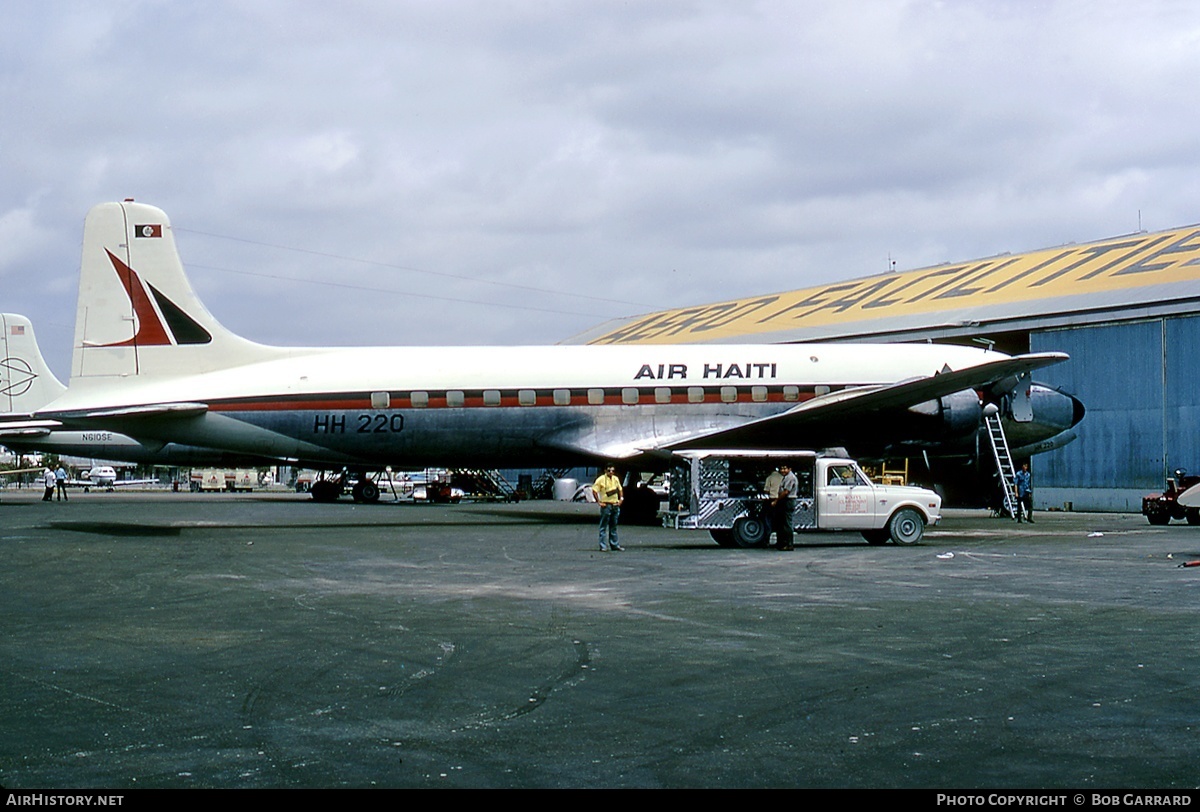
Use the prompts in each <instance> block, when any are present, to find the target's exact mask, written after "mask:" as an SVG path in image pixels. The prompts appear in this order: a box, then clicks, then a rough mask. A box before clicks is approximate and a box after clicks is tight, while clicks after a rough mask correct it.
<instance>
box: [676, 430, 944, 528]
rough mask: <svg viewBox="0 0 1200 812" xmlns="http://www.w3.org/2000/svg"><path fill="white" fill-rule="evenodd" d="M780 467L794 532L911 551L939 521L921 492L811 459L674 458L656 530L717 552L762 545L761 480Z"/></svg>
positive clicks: (935, 505)
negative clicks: (696, 537)
mask: <svg viewBox="0 0 1200 812" xmlns="http://www.w3.org/2000/svg"><path fill="white" fill-rule="evenodd" d="M785 462H786V463H788V464H789V465H790V466H791V468H792V471H793V473H795V474H796V479H797V482H798V483H799V490H798V492H797V493H796V511H795V513H794V514H793V521H792V525H793V527H795V529H796V530H797V531H801V532H807V531H812V530H857V531H859V532H860V533H862V535H863V538H865V539H866V540H867V541H868V542H869V543H871V544H885V543H886V542H888V541H889V540H890V541H892V542H894V543H896V544H916V543H917V542H919V541H920V540H921V537H922V536H923V535H924V532H925V526H926V525H928V524H934V525H936V524H937V523H938V522H939V521H941V518H942V514H941V509H942V497H940V496H938V495H937V494H936V493H934V492H933V491H931V490H928V489H926V488H916V487H910V486H901V485H876V484H875V483H873V482H871V480H870V479H868V478H867V476H866V475H865V474H864V473H863V472H862V469H861V468H859V467H858V463H856V462H855V461H854V460H851V459H847V458H845V457H826V456H822V455H819V454H817V453H816V452H814V451H727V450H721V451H689V452H684V453H682V454H678V455H677V459H676V462H675V465H674V466H673V468H672V470H671V492H670V496H669V500H670V501H669V503H668V508H669V509H668V511H667V513H666V517H665V519H664V524H666V525H667V526H668V527H675V528H676V529H681V530H683V529H689V530H708V531H709V533H710V534H711V535H712V537H713V539H714V540H715V541H716V542H717V543H718V544H720V545H722V546H724V547H735V546H736V547H763V546H766V544H767V543H768V542H769V541H770V535H771V531H770V524H769V514H770V500H769V499H768V497H767V494H766V491H765V489H764V483H765V480H766V478H767V475H768V474H770V473H771V471H772V470H774V469H775V468H776V467H777V466H779V465H781V464H783V463H785Z"/></svg>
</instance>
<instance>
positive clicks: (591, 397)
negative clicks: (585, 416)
mask: <svg viewBox="0 0 1200 812" xmlns="http://www.w3.org/2000/svg"><path fill="white" fill-rule="evenodd" d="M588 403H590V404H591V405H593V406H602V405H604V390H603V389H589V390H588Z"/></svg>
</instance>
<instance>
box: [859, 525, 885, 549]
mask: <svg viewBox="0 0 1200 812" xmlns="http://www.w3.org/2000/svg"><path fill="white" fill-rule="evenodd" d="M862 536H863V538H865V539H866V540H867V544H875V545H879V544H887V542H888V539H889V538H890V536H889V535H888V531H887V528H886V527H885V528H884V529H882V530H864V531H862Z"/></svg>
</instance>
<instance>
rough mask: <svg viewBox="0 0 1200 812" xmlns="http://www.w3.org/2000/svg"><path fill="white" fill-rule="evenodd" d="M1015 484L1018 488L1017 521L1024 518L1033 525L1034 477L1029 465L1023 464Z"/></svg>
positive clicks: (1014, 481)
mask: <svg viewBox="0 0 1200 812" xmlns="http://www.w3.org/2000/svg"><path fill="white" fill-rule="evenodd" d="M1013 484H1015V485H1016V486H1017V521H1018V522H1019V521H1021V518H1022V516H1024V518H1025V521H1027V522H1029V523H1030V524H1033V476H1032V475H1031V474H1030V473H1029V463H1027V462H1023V463H1021V470H1020V471H1017V473H1016V474H1014V475H1013Z"/></svg>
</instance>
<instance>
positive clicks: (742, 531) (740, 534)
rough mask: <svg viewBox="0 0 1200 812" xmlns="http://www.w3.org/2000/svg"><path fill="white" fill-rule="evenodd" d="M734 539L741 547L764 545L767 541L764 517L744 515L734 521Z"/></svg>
mask: <svg viewBox="0 0 1200 812" xmlns="http://www.w3.org/2000/svg"><path fill="white" fill-rule="evenodd" d="M733 541H734V543H736V544H737V546H739V547H762V546H764V545H765V544H766V543H767V526H766V524H764V523H763V520H762V519H756V518H754V517H753V516H743V517H742V518H740V519H738V520H737V521H736V522H734V523H733Z"/></svg>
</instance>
